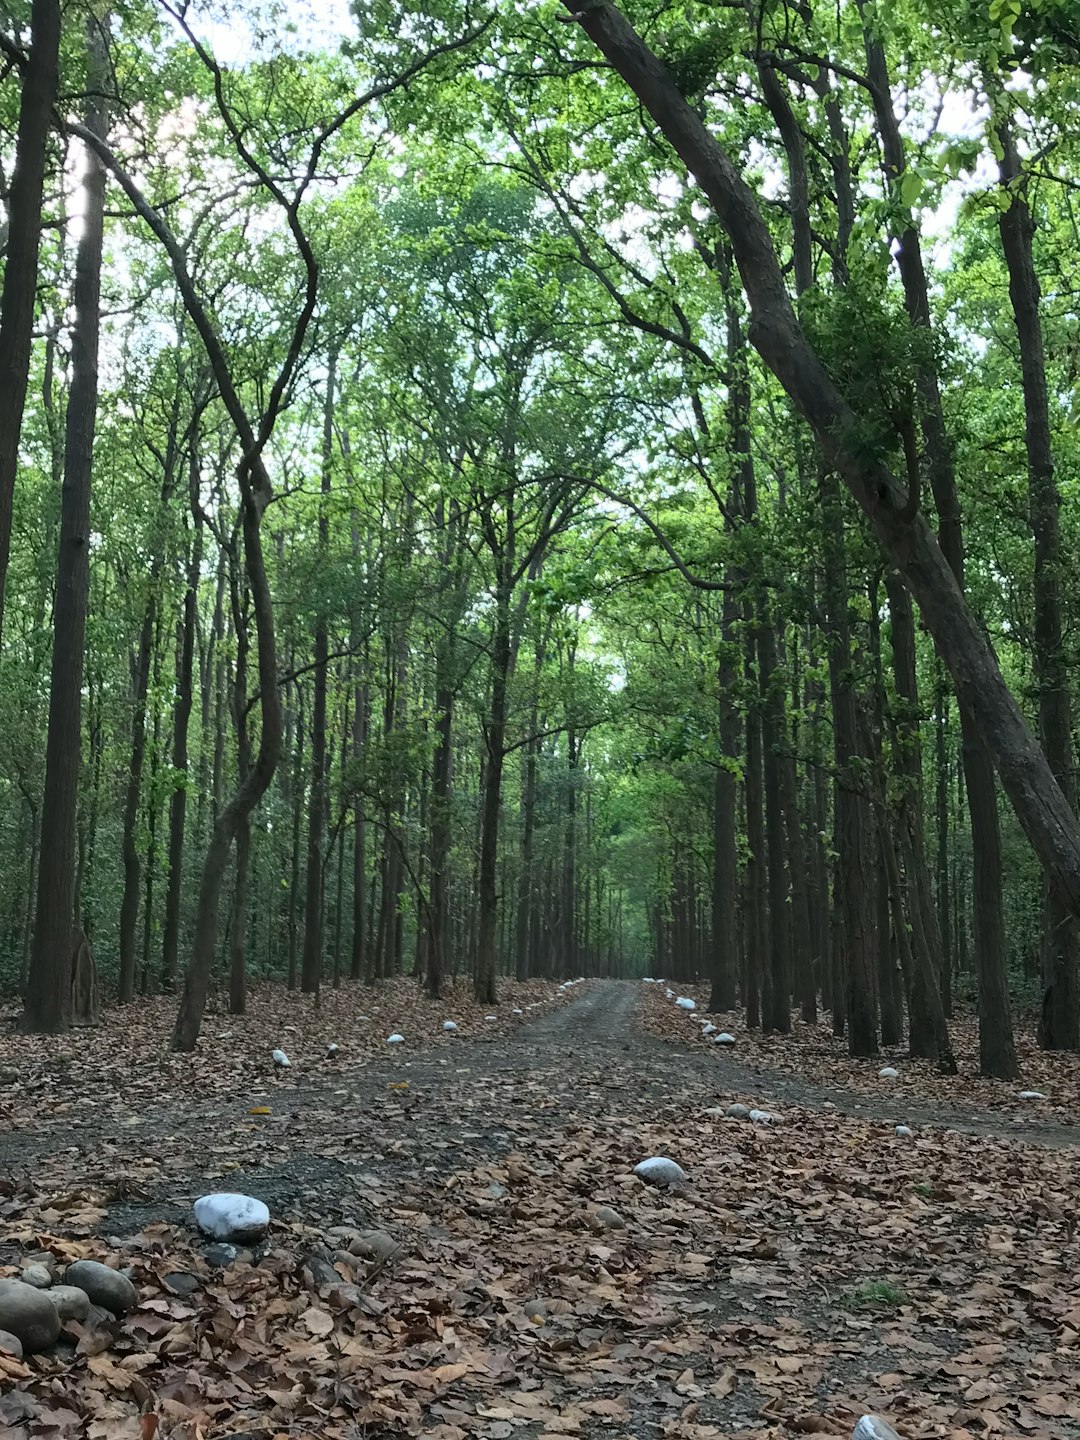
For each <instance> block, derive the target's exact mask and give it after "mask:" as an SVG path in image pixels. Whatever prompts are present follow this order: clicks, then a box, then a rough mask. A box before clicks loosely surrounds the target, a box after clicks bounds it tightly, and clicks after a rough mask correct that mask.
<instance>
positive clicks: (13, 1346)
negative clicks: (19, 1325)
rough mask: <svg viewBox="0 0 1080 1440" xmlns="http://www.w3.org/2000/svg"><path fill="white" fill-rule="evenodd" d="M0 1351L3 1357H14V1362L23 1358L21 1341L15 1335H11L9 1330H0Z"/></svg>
mask: <svg viewBox="0 0 1080 1440" xmlns="http://www.w3.org/2000/svg"><path fill="white" fill-rule="evenodd" d="M0 1350H2V1351H3V1352H4V1354H5V1355H14V1356H15V1359H16V1360H21V1359H22V1357H23V1348H22V1341H21V1340H20V1339H19V1337H18V1336H17V1335H12V1333H11V1331H10V1330H0Z"/></svg>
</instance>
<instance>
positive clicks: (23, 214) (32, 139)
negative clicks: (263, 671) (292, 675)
mask: <svg viewBox="0 0 1080 1440" xmlns="http://www.w3.org/2000/svg"><path fill="white" fill-rule="evenodd" d="M60 28H61V21H60V0H33V4H32V5H31V7H30V51H29V55H28V57H27V65H26V69H25V71H24V72H23V80H22V95H21V98H20V101H19V130H18V136H17V139H16V142H15V169H14V171H13V173H12V177H11V189H10V191H9V193H8V203H7V212H8V230H7V254H6V257H5V264H4V286H3V292H2V294H0V396H3V402H2V403H0V634H2V633H3V623H4V597H5V591H6V588H7V572H8V559H9V556H10V552H11V520H12V505H13V501H14V495H15V478H16V476H17V474H18V471H19V437H20V433H21V431H22V421H23V410H24V407H25V405H26V391H27V387H28V385H29V382H30V351H31V346H32V343H33V330H34V310H35V307H36V303H37V274H38V247H39V243H40V239H41V206H42V197H43V195H44V190H45V167H46V159H47V155H48V141H49V131H50V129H51V128H52V123H53V105H54V103H55V100H56V85H57V74H58V67H59V56H60ZM95 44H96V42H95ZM95 107H96V108H94V109H93V110H88V112H87V117H86V123H87V125H88V126H90V127H91V128H93V127H94V126H95V125H100V127H101V128H100V130H99V131H96V132H95V133H98V134H100V135H101V137H102V138H104V134H105V126H106V116H105V109H104V106H103V105H100V104H99V103H98V102H97V101H95ZM88 182H90V183H92V184H93V185H99V186H100V189H101V193H102V194H104V184H105V182H104V178H103V177H99V176H98V171H97V167H96V166H95V167H92V170H91V172H90V175H89V176H88ZM90 183H88V185H87V196H88V199H89V198H90V196H91V190H90ZM92 203H94V204H96V203H98V202H97V201H96V200H93V201H92ZM84 240H85V237H84ZM98 243H99V244H100V242H98ZM82 251H83V245H82V244H80V252H82ZM77 264H78V262H76V265H77ZM84 264H85V265H86V266H88V267H90V268H93V266H94V264H95V262H94V261H93V260H92V257H90V256H86V259H85V261H84ZM96 267H97V269H98V270H99V271H100V259H99V260H98V261H97V262H96ZM88 283H90V282H89V280H88V278H87V277H85V276H84V285H86V284H88ZM94 283H95V284H96V283H97V282H94ZM76 284H78V276H76ZM75 303H76V309H78V302H77V301H76V302H75ZM97 308H98V307H97V304H96V303H95V304H94V306H93V309H94V312H95V318H94V320H93V321H92V322H90V323H91V324H92V325H93V326H94V327H95V334H94V337H93V341H92V343H93V346H94V353H93V380H92V389H91V391H90V394H91V396H92V398H91V401H90V403H91V405H92V406H95V407H96V395H97V337H96V326H97ZM83 334H84V336H85V334H86V332H85V328H84V329H83ZM86 358H87V357H86V356H85V355H84V356H83V359H84V361H85V360H86ZM73 364H74V356H73ZM74 379H75V376H74V372H73V374H72V382H73V384H74ZM72 398H73V397H72ZM68 405H69V408H70V405H71V400H70V399H69V401H68ZM92 437H93V431H92V429H91V441H90V444H91V445H92ZM68 443H69V444H70V443H71V441H70V422H69V425H68ZM87 453H89V449H88V450H87ZM80 652H81V644H80ZM81 663H82V662H81V653H80V664H81ZM43 821H44V814H43ZM58 863H62V864H66V865H69V866H70V865H71V864H72V863H73V862H72V857H71V855H70V854H66V855H64V856H63V857H62V859H61V860H60V861H59V862H58ZM39 888H40V882H39ZM67 888H68V889H70V886H68V887H67ZM56 898H57V897H55V896H54V902H53V903H55V900H56ZM61 923H62V924H64V925H69V923H70V917H69V916H65V917H64V919H63V921H62V922H61ZM55 943H56V942H55V940H53V939H50V941H49V944H50V946H55ZM65 944H66V942H65ZM42 953H44V952H42ZM50 953H51V952H50ZM68 958H70V957H68ZM43 963H45V962H44V961H43ZM49 963H50V964H51V965H53V966H54V973H53V974H52V975H47V976H43V977H42V980H41V982H38V981H37V980H34V981H33V982H32V984H33V992H32V1004H31V1005H30V1007H29V1009H28V1012H27V1023H28V1025H29V1026H30V1027H31V1028H33V1029H42V1030H43V1029H45V1028H46V1025H47V1026H48V1028H49V1029H53V1030H62V1029H66V1028H67V1024H68V1017H67V1016H66V1014H65V1013H64V1005H66V1002H53V1009H54V1011H55V1014H54V1015H53V1016H52V1017H50V1016H49V1014H48V1002H46V1001H44V1000H43V998H42V996H41V995H39V992H38V988H37V987H38V984H39V983H41V984H42V985H43V986H46V987H48V986H49V985H51V983H52V981H53V980H54V979H55V980H60V979H61V977H62V970H58V969H55V966H56V965H57V963H58V962H56V961H50V962H49ZM59 963H61V964H62V965H63V964H66V963H67V960H66V959H65V960H64V961H62V962H59ZM27 998H28V1000H29V999H30V998H31V997H29V996H28V997H27ZM58 1003H59V1005H60V1008H59V1009H57V1008H56V1006H57V1004H58Z"/></svg>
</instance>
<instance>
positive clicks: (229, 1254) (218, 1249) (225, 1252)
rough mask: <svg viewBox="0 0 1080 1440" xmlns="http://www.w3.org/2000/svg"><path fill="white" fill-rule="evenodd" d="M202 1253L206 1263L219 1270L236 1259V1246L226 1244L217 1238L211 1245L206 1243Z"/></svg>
mask: <svg viewBox="0 0 1080 1440" xmlns="http://www.w3.org/2000/svg"><path fill="white" fill-rule="evenodd" d="M203 1253H204V1254H205V1256H206V1263H207V1264H208V1265H215V1266H216V1267H217V1268H218V1269H219V1270H224V1269H226V1268H227V1267H228V1266H229V1265H231V1264H232V1263H233V1261H234V1260H235V1259H236V1246H235V1245H227V1244H226V1243H225V1242H224V1241H223V1240H219V1241H217V1242H216V1243H215V1244H213V1245H208V1246H207V1247H206V1249H205V1251H204V1252H203Z"/></svg>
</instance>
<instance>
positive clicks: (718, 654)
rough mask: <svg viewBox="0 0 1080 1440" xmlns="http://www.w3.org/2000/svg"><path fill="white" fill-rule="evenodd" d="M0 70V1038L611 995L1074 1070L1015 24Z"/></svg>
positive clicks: (1071, 760) (1030, 17)
mask: <svg viewBox="0 0 1080 1440" xmlns="http://www.w3.org/2000/svg"><path fill="white" fill-rule="evenodd" d="M0 51H2V57H0V58H2V63H3V84H2V88H0V129H2V139H0V161H2V163H0V189H2V193H3V201H4V216H3V230H2V236H0V240H2V245H3V255H4V278H3V290H2V297H0V300H2V316H0V396H2V400H0V623H2V649H0V787H2V795H3V803H2V806H0V977H2V981H3V988H4V992H5V994H6V997H7V1000H8V1001H9V1002H10V1004H11V1006H12V1007H13V1008H12V1013H13V1014H14V1013H15V1011H16V1009H17V1011H18V1013H19V1014H20V1016H21V1025H22V1028H23V1029H25V1030H28V1031H30V1032H35V1033H48V1032H63V1031H66V1030H68V1029H69V1028H70V1027H71V1026H72V1024H73V1023H75V1024H82V1023H85V1022H87V1021H88V1020H93V1019H94V1018H95V1016H96V1015H97V1014H98V1012H99V1009H100V1006H101V1005H108V1006H112V1005H113V1004H118V1005H120V1006H122V1007H123V1006H132V1005H135V1004H136V1002H137V1001H138V1000H139V998H140V997H143V996H148V995H155V996H156V995H165V996H172V997H173V1004H174V1007H175V1017H176V1018H175V1027H174V1029H173V1032H172V1039H171V1044H172V1046H173V1048H174V1049H176V1050H179V1051H190V1050H192V1049H193V1048H194V1047H195V1045H196V1043H197V1041H198V1037H199V1033H200V1027H201V1024H202V1019H203V1015H204V1012H205V1009H206V1006H207V1003H208V998H210V999H213V998H214V997H217V996H219V995H221V996H223V997H224V1000H223V1002H222V1003H224V1004H226V1005H227V1007H228V1009H229V1010H231V1011H232V1012H234V1013H237V1014H239V1013H242V1012H243V1011H244V1010H245V1007H247V1006H249V1005H250V1006H257V1005H258V1004H259V1003H261V999H262V997H263V996H264V994H265V993H266V987H268V986H269V985H271V984H272V985H274V986H278V987H288V989H289V990H293V989H298V990H299V991H300V992H301V993H303V994H307V995H316V996H317V995H318V994H319V992H320V989H321V988H326V987H338V986H340V985H344V984H346V983H348V982H353V981H362V982H366V984H368V985H375V984H380V983H382V982H384V981H388V980H391V979H393V978H394V977H402V976H410V977H414V978H415V982H416V984H417V986H422V987H423V988H424V990H425V991H426V993H427V994H428V995H429V996H430V997H433V998H437V997H439V996H440V994H441V993H442V992H443V990H444V988H445V987H446V986H448V985H450V984H452V983H454V982H461V981H464V980H466V979H467V980H468V982H469V983H470V984H471V986H472V988H473V992H474V994H475V997H476V999H477V1001H478V1002H480V1003H481V1004H482V1005H485V1006H490V1005H492V1004H494V1003H495V1002H496V1000H497V998H498V995H499V991H500V987H501V986H502V984H503V983H504V981H505V980H506V979H513V980H522V981H525V980H537V979H545V980H547V979H554V980H556V981H562V980H565V979H569V978H574V977H577V976H578V975H587V976H594V977H627V976H643V975H648V976H664V977H667V978H669V979H670V980H671V981H672V982H675V981H682V982H686V983H690V982H696V981H700V982H701V983H703V984H705V985H706V986H710V987H711V998H710V1002H709V1003H710V1008H712V1009H715V1010H719V1011H728V1010H733V1009H735V1008H736V1007H737V1006H738V1007H741V1008H742V1009H743V1010H744V1012H745V1015H744V1018H745V1023H746V1025H747V1026H748V1027H749V1028H750V1029H752V1030H753V1029H761V1030H763V1031H764V1032H766V1033H773V1034H776V1035H781V1036H783V1035H786V1034H788V1033H789V1032H790V1031H791V1030H792V1028H793V1026H795V1025H797V1024H798V1023H800V1022H801V1023H805V1024H814V1023H817V1022H818V1020H819V1013H820V1014H821V1015H822V1016H825V1017H827V1019H828V1023H829V1024H831V1029H832V1033H833V1034H834V1036H836V1037H837V1043H838V1044H843V1045H846V1047H847V1048H848V1050H849V1051H850V1053H851V1055H853V1056H872V1055H874V1054H876V1053H877V1051H878V1047H879V1045H884V1046H895V1045H896V1044H898V1043H900V1042H901V1041H905V1040H906V1042H907V1043H908V1044H909V1045H910V1049H911V1052H912V1054H914V1055H916V1056H920V1057H924V1058H926V1059H928V1060H930V1061H934V1062H937V1064H938V1065H939V1066H940V1067H941V1068H942V1069H943V1070H946V1071H947V1070H949V1069H953V1070H955V1064H956V1062H955V1060H954V1058H953V1046H952V1040H951V1038H950V1037H951V1032H950V1025H951V1023H952V1022H953V1017H954V1012H957V1013H966V1012H968V1011H969V1010H972V1009H974V1011H975V1013H977V1017H978V1026H979V1047H978V1065H979V1068H980V1069H981V1072H982V1073H983V1074H984V1075H987V1076H996V1077H1001V1078H1005V1079H1008V1078H1009V1077H1012V1076H1015V1075H1016V1074H1017V1073H1018V1061H1017V1049H1016V1037H1017V1035H1018V1034H1023V1035H1028V1034H1034V1035H1037V1039H1038V1044H1039V1045H1040V1046H1041V1047H1043V1048H1044V1049H1048V1050H1064V1051H1069V1050H1073V1051H1075V1050H1076V1049H1077V1048H1078V1047H1080V996H1078V992H1077V985H1078V981H1077V960H1078V931H1077V916H1078V914H1080V823H1078V821H1077V819H1076V814H1075V806H1076V801H1077V783H1076V770H1077V732H1076V726H1075V712H1076V708H1077V700H1078V690H1080V684H1078V681H1077V666H1076V663H1075V661H1076V651H1077V634H1078V631H1077V622H1078V619H1080V610H1078V601H1077V596H1078V594H1080V584H1078V581H1080V575H1078V573H1077V568H1076V567H1077V563H1078V561H1077V557H1078V556H1080V543H1078V542H1080V535H1078V533H1077V532H1078V524H1080V511H1078V509H1077V506H1076V503H1075V501H1076V492H1077V485H1078V483H1080V482H1078V472H1080V428H1078V427H1080V388H1078V384H1080V381H1078V367H1080V332H1078V329H1077V295H1078V292H1080V268H1078V266H1080V228H1078V226H1080V193H1078V183H1077V179H1076V176H1077V158H1078V150H1077V145H1078V140H1077V136H1078V134H1080V69H1078V64H1080V31H1078V27H1077V16H1076V11H1075V8H1074V5H1073V4H1072V3H1071V0H948V3H945V4H929V3H927V0H898V3H896V4H895V5H892V6H884V5H881V4H879V3H877V0H837V3H836V4H835V5H828V6H825V5H815V4H813V3H812V0H720V3H717V4H705V3H701V0H691V3H689V4H678V5H675V4H668V3H661V4H660V5H658V6H649V5H644V4H641V3H638V0H633V3H629V4H627V5H626V7H625V10H621V9H619V8H616V6H615V5H613V4H611V3H609V0H564V3H563V4H558V3H554V0H536V3H533V4H519V5H494V4H491V5H489V4H484V3H480V0H426V3H423V4H418V3H416V0H403V3H402V4H399V5H395V6H390V5H388V4H385V3H383V0H373V3H370V4H368V5H364V6H359V5H357V6H356V7H355V8H354V9H353V10H351V11H349V10H346V9H344V8H341V9H339V8H336V7H335V6H333V5H331V4H329V3H319V4H317V5H315V6H314V8H312V9H310V10H305V9H304V8H303V7H302V6H300V5H289V6H285V5H280V4H278V3H276V0H244V3H243V4H242V5H240V6H237V7H230V6H223V7H216V6H215V5H213V4H210V3H207V4H202V3H198V4H194V3H192V4H189V3H187V0H157V3H150V0H145V3H144V0H130V3H128V0H125V3H124V4H123V5H119V4H118V5H111V4H109V3H108V0H102V3H94V4H88V3H73V4H68V5H66V6H64V7H61V5H60V3H59V0H32V3H30V4H23V3H19V0H11V3H8V0H5V5H4V11H3V20H2V27H0ZM249 988H250V989H251V990H252V993H251V995H250V996H249V994H248V991H249Z"/></svg>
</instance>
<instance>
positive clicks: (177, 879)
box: [161, 435, 203, 991]
mask: <svg viewBox="0 0 1080 1440" xmlns="http://www.w3.org/2000/svg"><path fill="white" fill-rule="evenodd" d="M190 445H191V449H190V453H189V470H188V488H189V500H190V505H191V515H192V523H193V526H194V534H193V538H192V543H191V553H190V556H189V559H188V573H187V587H186V589H185V591H184V614H183V618H182V620H181V621H180V623H179V624H178V626H177V637H176V704H175V707H174V709H173V747H172V768H173V790H172V795H171V797H170V799H169V883H168V888H167V889H166V892H165V929H164V934H163V936H162V942H161V986H162V989H163V990H166V991H169V990H172V988H173V986H174V985H175V983H176V970H177V957H178V954H179V949H180V907H181V901H182V898H183V893H184V829H185V824H186V820H187V792H188V726H189V724H190V721H191V709H192V704H193V700H194V676H195V627H196V625H197V623H198V603H199V579H200V576H201V573H202V551H203V546H202V538H203V511H202V506H201V505H200V503H199V488H198V487H199V446H198V439H197V436H195V435H193V436H192V437H191V442H190Z"/></svg>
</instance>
